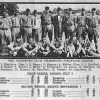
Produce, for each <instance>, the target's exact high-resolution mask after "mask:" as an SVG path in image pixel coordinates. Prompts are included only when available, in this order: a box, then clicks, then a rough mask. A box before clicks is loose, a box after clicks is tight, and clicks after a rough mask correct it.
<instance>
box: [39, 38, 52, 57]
mask: <svg viewBox="0 0 100 100" xmlns="http://www.w3.org/2000/svg"><path fill="white" fill-rule="evenodd" d="M49 55H50V42H49V41H48V40H47V38H43V39H42V40H41V41H40V42H39V52H38V57H49Z"/></svg>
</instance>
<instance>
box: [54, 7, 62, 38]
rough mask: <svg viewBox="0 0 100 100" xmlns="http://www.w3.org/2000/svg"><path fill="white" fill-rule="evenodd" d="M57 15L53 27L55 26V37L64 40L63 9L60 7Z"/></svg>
mask: <svg viewBox="0 0 100 100" xmlns="http://www.w3.org/2000/svg"><path fill="white" fill-rule="evenodd" d="M57 13H58V14H57V15H56V16H54V20H53V25H54V36H55V39H57V38H60V39H62V18H63V17H62V16H61V8H59V7H58V9H57Z"/></svg>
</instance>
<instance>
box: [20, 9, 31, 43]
mask: <svg viewBox="0 0 100 100" xmlns="http://www.w3.org/2000/svg"><path fill="white" fill-rule="evenodd" d="M32 23H33V19H32V16H31V14H30V9H26V15H23V16H22V17H21V27H22V32H21V35H22V38H23V41H24V42H26V43H27V42H29V38H30V37H32Z"/></svg>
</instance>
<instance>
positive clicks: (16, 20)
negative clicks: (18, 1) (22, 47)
mask: <svg viewBox="0 0 100 100" xmlns="http://www.w3.org/2000/svg"><path fill="white" fill-rule="evenodd" d="M11 21H12V42H16V39H17V38H19V37H20V23H21V16H20V15H19V10H18V9H14V15H13V16H12V17H11Z"/></svg>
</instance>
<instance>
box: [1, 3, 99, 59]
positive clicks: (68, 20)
mask: <svg viewBox="0 0 100 100" xmlns="http://www.w3.org/2000/svg"><path fill="white" fill-rule="evenodd" d="M60 5H61V4H59V5H53V4H52V6H51V5H49V4H46V5H42V4H39V5H38V6H37V4H31V7H30V5H29V4H25V5H24V4H15V3H14V4H13V3H2V4H0V57H5V58H6V57H15V58H17V57H24V58H43V57H47V58H70V57H71V58H83V57H87V58H88V57H100V17H99V16H100V11H99V10H100V9H99V6H100V5H99V6H98V8H97V7H96V6H91V5H90V7H89V8H88V5H85V6H78V5H77V7H76V8H75V7H73V6H71V5H70V4H66V5H64V6H63V5H62V6H60ZM79 5H80V4H79ZM87 8H88V9H87Z"/></svg>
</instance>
